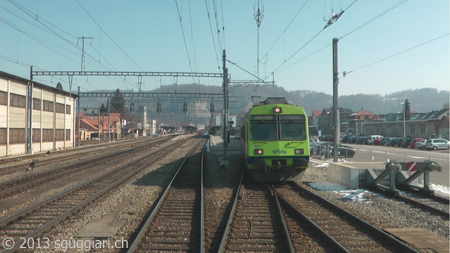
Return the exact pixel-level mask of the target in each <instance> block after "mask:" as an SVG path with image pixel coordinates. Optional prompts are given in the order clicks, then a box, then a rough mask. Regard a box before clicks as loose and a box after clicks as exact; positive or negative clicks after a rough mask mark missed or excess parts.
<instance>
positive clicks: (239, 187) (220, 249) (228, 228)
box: [219, 170, 246, 253]
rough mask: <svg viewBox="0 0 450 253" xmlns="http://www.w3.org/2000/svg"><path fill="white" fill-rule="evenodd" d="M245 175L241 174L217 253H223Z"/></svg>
mask: <svg viewBox="0 0 450 253" xmlns="http://www.w3.org/2000/svg"><path fill="white" fill-rule="evenodd" d="M245 173H246V170H244V172H243V173H242V176H241V181H240V182H239V186H238V188H237V191H236V193H235V196H234V200H233V206H232V207H231V211H230V215H229V217H228V221H227V224H226V226H225V230H224V231H223V235H222V240H221V241H220V246H219V253H222V252H225V242H226V240H227V237H228V234H229V233H230V227H231V222H232V221H233V216H234V212H235V211H236V206H237V201H238V198H239V197H240V194H241V191H242V190H243V189H244V188H242V186H243V185H242V183H243V181H244V177H245Z"/></svg>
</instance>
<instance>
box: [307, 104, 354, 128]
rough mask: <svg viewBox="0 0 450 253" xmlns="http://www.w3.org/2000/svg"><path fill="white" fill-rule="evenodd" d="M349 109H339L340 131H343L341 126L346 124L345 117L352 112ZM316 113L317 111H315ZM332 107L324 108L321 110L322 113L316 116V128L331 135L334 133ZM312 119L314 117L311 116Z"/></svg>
mask: <svg viewBox="0 0 450 253" xmlns="http://www.w3.org/2000/svg"><path fill="white" fill-rule="evenodd" d="M352 113H353V112H352V110H351V109H344V108H340V109H339V121H340V123H341V132H343V131H344V130H345V129H343V127H342V126H344V127H345V126H347V118H348V117H349V116H350V115H351V114H352ZM316 115H318V112H316ZM333 118H334V117H333V109H332V108H329V109H328V108H326V109H323V110H322V113H321V114H320V117H317V119H318V129H319V131H320V132H321V134H322V135H332V134H334V130H333ZM313 121H314V118H313Z"/></svg>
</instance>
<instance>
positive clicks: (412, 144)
mask: <svg viewBox="0 0 450 253" xmlns="http://www.w3.org/2000/svg"><path fill="white" fill-rule="evenodd" d="M421 140H425V139H424V138H414V139H412V140H411V142H410V143H409V147H410V148H416V147H417V143H418V142H419V141H421Z"/></svg>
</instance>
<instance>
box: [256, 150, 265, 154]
mask: <svg viewBox="0 0 450 253" xmlns="http://www.w3.org/2000/svg"><path fill="white" fill-rule="evenodd" d="M255 155H264V151H263V150H262V149H255Z"/></svg>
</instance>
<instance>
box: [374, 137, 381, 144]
mask: <svg viewBox="0 0 450 253" xmlns="http://www.w3.org/2000/svg"><path fill="white" fill-rule="evenodd" d="M381 139H382V138H378V139H375V140H373V145H380V143H381Z"/></svg>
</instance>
